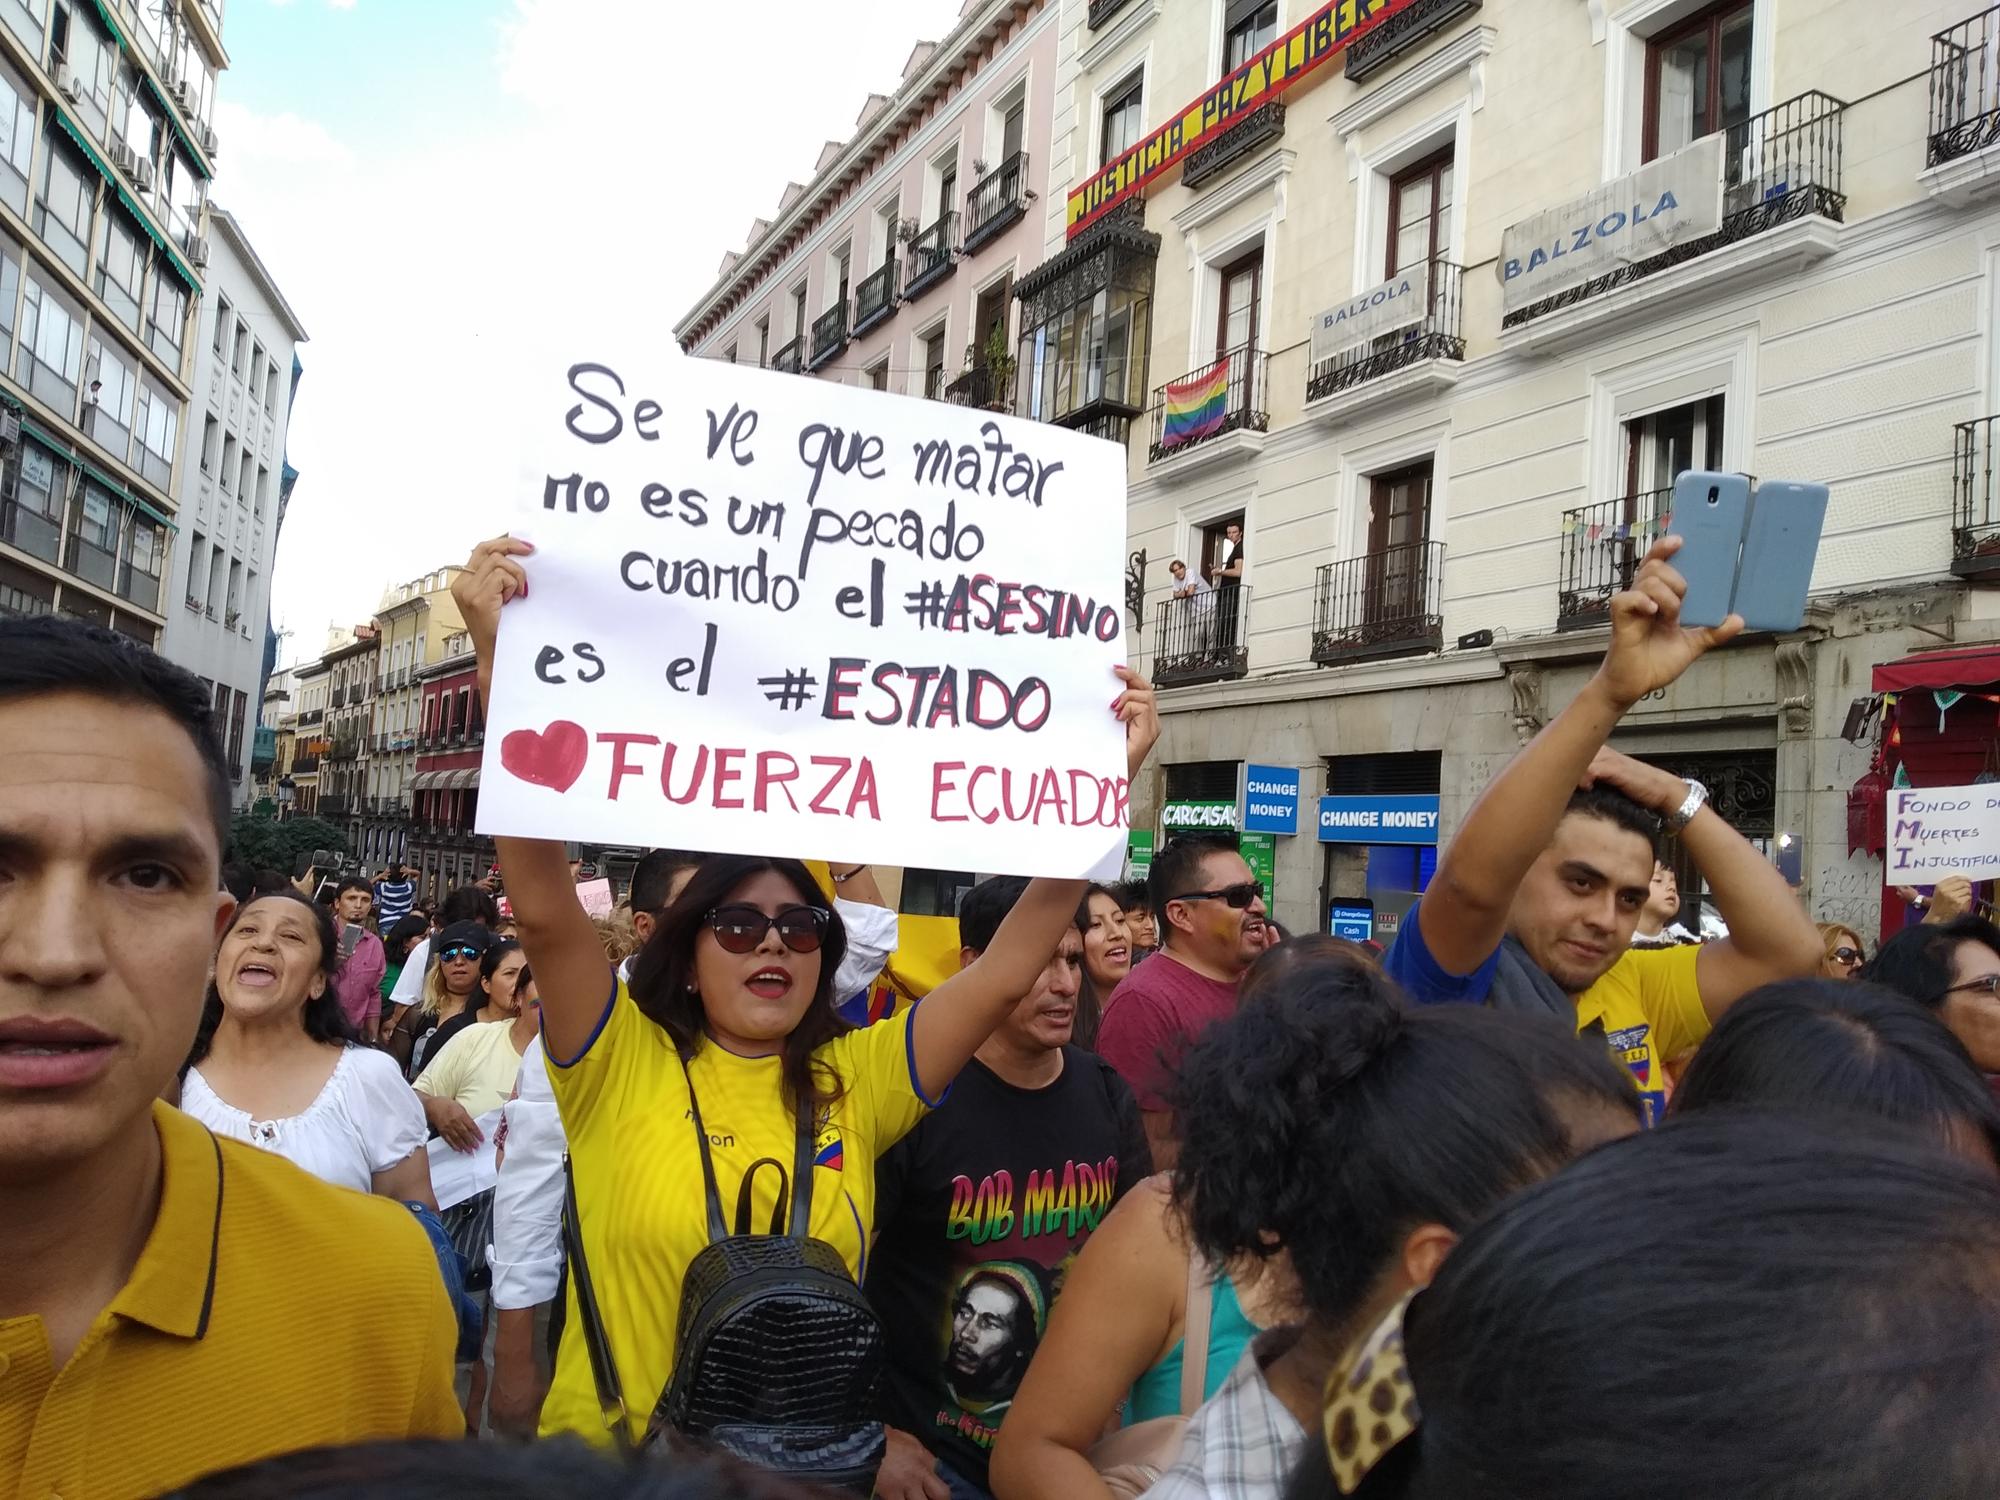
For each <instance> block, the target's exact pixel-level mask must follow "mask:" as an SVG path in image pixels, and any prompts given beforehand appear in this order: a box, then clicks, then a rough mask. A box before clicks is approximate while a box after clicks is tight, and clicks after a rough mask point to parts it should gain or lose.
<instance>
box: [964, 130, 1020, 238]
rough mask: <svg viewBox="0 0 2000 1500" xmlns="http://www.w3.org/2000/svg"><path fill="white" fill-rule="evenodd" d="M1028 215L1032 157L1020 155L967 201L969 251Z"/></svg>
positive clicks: (997, 169) (1004, 164)
mask: <svg viewBox="0 0 2000 1500" xmlns="http://www.w3.org/2000/svg"><path fill="white" fill-rule="evenodd" d="M1027 211H1028V153H1027V152H1025V151H1016V152H1015V153H1014V154H1013V155H1012V156H1010V157H1008V158H1007V159H1006V160H1005V161H1003V162H1001V163H1000V165H999V166H997V167H995V168H994V169H993V170H992V171H990V172H988V173H987V174H986V175H985V176H984V177H982V178H980V179H979V182H978V184H977V185H976V186H975V187H974V188H973V189H972V192H971V194H970V195H969V196H968V197H967V198H966V200H965V248H966V250H967V252H968V253H969V252H971V251H973V250H977V249H978V248H979V247H980V246H981V245H983V244H985V243H986V242H987V241H988V240H990V239H992V238H993V237H994V236H995V235H997V234H998V233H1000V231H1001V230H1003V229H1005V228H1006V227H1007V226H1008V225H1009V224H1012V223H1014V222H1015V221H1016V220H1018V219H1019V218H1020V217H1021V216H1022V215H1023V214H1025V213H1026V212H1027Z"/></svg>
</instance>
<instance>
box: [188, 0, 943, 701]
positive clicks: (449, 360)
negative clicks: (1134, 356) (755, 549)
mask: <svg viewBox="0 0 2000 1500" xmlns="http://www.w3.org/2000/svg"><path fill="white" fill-rule="evenodd" d="M433 6H436V7H438V9H437V11H436V12H435V13H433V12H432V11H431V9H430V8H431V7H433ZM419 7H422V8H423V9H422V10H421V11H419V10H418V9H417V8H419ZM958 11H959V0H848V3H840V4H829V3H826V0H765V3H760V4H755V5H751V4H725V5H719V6H706V5H697V4H693V3H691V0H231V5H230V11H229V24H230V28H231V32H230V35H229V36H228V37H227V38H226V40H228V42H229V44H230V48H231V53H232V60H233V62H234V65H235V66H234V68H233V69H232V71H231V72H229V73H227V74H225V75H224V77H223V80H222V84H221V99H222V102H221V104H220V106H219V108H218V113H217V131H218V133H219V135H220V137H221V140H222V153H221V160H220V163H219V172H218V178H217V182H216V189H215V201H216V202H217V203H218V204H219V205H220V206H222V207H225V208H227V209H229V210H230V211H231V212H233V213H234V214H235V215H236V216H237V217H238V219H239V220H240V221H241V222H242V223H243V225H244V227H245V229H246V231H247V232H248V233H249V235H250V237H251V239H252V241H253V242H254V243H255V245H256V246H257V249H258V252H259V254H260V255H261V256H262V257H263V259H264V261H265V264H266V265H267V266H268V267H269V269H270V270H271V272H272V274H273V276H274V277H275V278H276V279H277V280H278V282H279V284H280V285H281V286H282V288H283V289H284V291H285V294H286V296H287V297H288V298H289V299H290V301H291V303H292V305H293V307H294V309H295V310H296V311H297V313H298V314H299V317H300V319H301V320H302V321H303V322H304V324H305V326H306V329H307V332H308V333H309V334H310V335H311V341H310V342H309V343H308V344H306V345H305V346H304V348H303V349H302V350H301V351H300V354H301V358H302V359H303V361H304V363H305V367H306V374H305V381H304V384H303V386H302V387H301V390H300V393H299V399H298V404H297V406H296V408H295V409H294V411H293V413H292V423H291V436H290V453H291V459H292V462H293V463H294V464H295V465H296V466H297V467H298V468H299V470H300V471H301V475H302V477H301V479H300V481H299V484H298V489H297V491H296V493H295V495H294V497H293V502H292V506H291V510H290V512H289V515H288V518H287V520H286V523H285V529H284V534H283V536H282V538H281V540H280V543H279V550H278V560H277V569H276V576H275V581H274V591H273V597H272V615H273V619H274V620H275V621H276V623H277V624H278V625H279V627H280V628H281V629H285V630H287V631H289V632H290V635H289V638H288V639H287V640H286V642H285V645H284V648H283V651H282V654H281V659H282V660H283V661H285V662H288V663H289V662H291V661H293V660H297V659H300V658H303V657H311V656H314V655H317V654H318V652H319V650H320V648H321V645H322V642H323V640H324V636H325V632H326V630H327V628H328V627H329V626H330V625H349V624H354V623H356V622H359V621H364V620H366V619H367V618H368V617H369V615H370V614H372V613H373V611H374V609H375V607H376V604H377V602H378V601H379V599H380V596H381V593H382V591H383V589H384V588H385V587H387V586H389V585H392V584H395V583H400V582H406V581H408V580H409V579H412V578H415V577H418V576H420V575H421V574H423V573H424V572H425V571H427V570H428V569H430V568H434V567H436V566H438V565H440V564H442V563H446V562H455V561H462V560H463V559H464V557H465V555H466V553H467V552H468V551H469V550H470V548H471V545H472V543H473V542H475V541H476V540H478V539H479V538H480V537H483V536H485V535H488V534H490V533H491V532H493V531H496V530H499V529H503V525H504V515H505V513H506V511H507V509H508V508H509V507H510V506H511V504H512V497H511V496H509V495H507V494H506V493H505V491H506V490H507V488H508V487H509V486H510V485H511V484H513V483H515V479H514V476H515V474H516V472H517V470H516V467H515V461H516V456H517V454H516V449H515V447H514V443H513V439H512V438H511V437H510V435H509V433H508V431H507V430H506V425H507V424H506V423H505V421H504V419H503V418H502V417H501V415H500V411H499V409H498V404H499V403H500V402H502V401H504V399H505V394H506V390H507V388H508V386H509V383H510V381H509V376H510V372H511V371H512V369H514V368H515V367H516V366H517V364H518V362H519V360H520V359H521V358H522V356H523V354H524V353H525V352H526V351H527V350H528V349H529V348H530V347H531V346H532V345H533V344H534V343H535V342H537V341H538V340H539V339H541V338H545V337H546V336H547V334H548V333H549V331H550V327H551V324H552V323H553V321H554V320H556V319H557V318H569V319H574V318H575V317H577V316H578V313H577V309H579V308H582V307H587V306H591V305H593V304H594V305H596V306H598V307H600V308H615V309H616V317H617V318H618V320H619V321H620V322H621V323H622V324H623V326H624V327H625V328H627V329H637V330H639V331H640V332H642V333H644V334H647V335H649V336H652V337H655V338H657V340H658V341H659V344H660V346H661V347H662V349H663V350H670V349H671V343H672V340H671V329H672V326H673V324H674V322H675V321H676V320H677V319H678V318H679V317H680V315H681V314H682V313H683V312H685V311H686V309H687V308H688V306H689V305H690V304H691V303H692V302H693V301H694V299H695V298H696V297H697V296H699V295H700V294H701V292H702V291H704V290H705V289H706V288H707V287H708V286H709V284H710V283H711V281H712V280H713V279H714V276H715V272H716V270H717V268H718V266H719V264H720V262H721V259H722V256H723V253H724V252H725V251H726V250H732V249H740V248H741V247H742V243H743V236H744V232H745V230H747V229H748V227H749V225H750V222H751V220H752V219H754V218H757V217H759V216H762V217H766V218H769V217H772V216H773V215H774V212H775V210H776V207H777V202H778V195H779V193H780V192H781V191H782V189H783V188H784V185H785V183H786V181H787V180H792V179H795V180H797V181H800V182H805V181H808V180H809V179H810V177H811V175H812V169H813V163H814V161H815V160H816V159H817V158H818V156H819V153H820V150H821V148H822V147H823V145H824V144H825V142H826V141H827V140H828V139H840V140H845V139H847V138H848V137H849V136H850V135H851V134H852V133H853V130H854V120H855V117H856V116H857V115H858V114H859V112H860V109H861V105H862V102H863V100H864V98H865V97H866V95H867V94H868V93H869V92H870V91H874V92H879V93H885V94H886V93H891V92H893V91H894V89H895V87H896V84H897V82H898V79H899V78H900V76H901V71H902V65H903V63H904V61H905V59H906V58H907V57H908V55H909V52H910V49H911V47H912V46H913V45H914V44H915V43H916V42H917V41H918V40H920V39H930V40H936V39H938V38H940V37H942V36H944V35H945V34H946V33H947V32H948V31H949V30H950V29H951V27H952V25H953V24H954V22H955V21H956V19H957V16H958ZM413 13H414V14H415V15H418V16H421V19H420V20H413ZM447 20H448V21H449V23H450V24H449V25H448V26H442V25H440V23H441V22H445V21H447ZM239 32H241V33H242V34H243V37H244V41H243V44H242V45H241V46H240V47H239V45H238V35H237V34H238V33H239ZM447 32H448V35H447V34H445V33H447ZM357 58H358V59H360V60H361V61H360V63H359V64H357V62H356V59H357ZM370 60H379V61H380V63H381V70H380V72H379V74H375V69H374V66H373V62H371V61H370ZM371 74H375V76H370V75H371ZM496 518H500V519H496Z"/></svg>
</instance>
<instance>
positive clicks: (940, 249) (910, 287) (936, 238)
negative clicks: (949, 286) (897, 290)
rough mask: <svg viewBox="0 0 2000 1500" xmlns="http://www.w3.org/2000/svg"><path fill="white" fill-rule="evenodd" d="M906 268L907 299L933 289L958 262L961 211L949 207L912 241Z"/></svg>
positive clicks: (905, 297) (905, 288) (904, 279)
mask: <svg viewBox="0 0 2000 1500" xmlns="http://www.w3.org/2000/svg"><path fill="white" fill-rule="evenodd" d="M906 256H907V259H906V262H905V265H904V268H903V300H904V301H905V302H908V301H909V300H910V299H912V298H913V297H916V296H917V295H919V294H920V293H923V292H927V291H929V290H930V289H931V288H932V287H934V286H936V285H937V284H938V283H939V282H940V281H943V280H944V279H945V277H947V276H949V275H950V274H951V273H952V270H953V268H954V267H956V266H957V265H958V210H956V209H947V210H945V211H944V212H943V213H941V214H939V215H938V216H937V219H936V221H935V222H934V223H932V224H931V226H930V227H929V228H927V229H925V230H923V231H922V232H921V233H920V234H918V236H917V237H916V238H915V239H913V240H911V241H910V247H909V250H908V251H907V252H906Z"/></svg>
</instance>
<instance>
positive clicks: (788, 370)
mask: <svg viewBox="0 0 2000 1500" xmlns="http://www.w3.org/2000/svg"><path fill="white" fill-rule="evenodd" d="M805 344H806V341H805V339H804V338H803V337H800V338H795V339H793V340H792V341H791V342H790V343H788V344H784V345H781V346H780V347H779V349H778V352H777V353H776V354H774V355H772V356H771V368H772V369H774V370H781V371H783V372H784V373H785V374H787V375H796V374H798V373H799V369H800V366H801V365H802V363H803V361H804V359H805Z"/></svg>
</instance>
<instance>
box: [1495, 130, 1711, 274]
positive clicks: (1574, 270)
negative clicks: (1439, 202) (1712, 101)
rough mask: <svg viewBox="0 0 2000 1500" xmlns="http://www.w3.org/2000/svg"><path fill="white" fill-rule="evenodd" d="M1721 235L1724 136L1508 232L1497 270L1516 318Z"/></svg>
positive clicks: (1547, 211) (1687, 148) (1699, 143)
mask: <svg viewBox="0 0 2000 1500" xmlns="http://www.w3.org/2000/svg"><path fill="white" fill-rule="evenodd" d="M1721 227H1722V136H1721V135H1720V134H1719V133H1718V134H1715V135H1705V136H1703V137H1702V138H1701V139H1700V140H1698V141H1696V142H1694V143H1693V144H1692V145H1689V146H1683V147H1682V148H1681V149H1680V150H1678V151H1675V152H1673V153H1671V154H1670V155H1667V156H1662V157H1660V158H1659V159H1658V160H1656V161H1650V162H1648V163H1646V165H1645V166H1643V167H1641V168H1640V169H1639V170H1638V171H1636V172H1633V173H1631V174H1630V175H1628V176H1625V177H1620V178H1617V179H1615V180H1613V181H1611V182H1607V183H1605V184H1604V186H1603V187H1601V188H1598V189H1596V190H1595V191H1593V192H1589V193H1586V194H1584V195H1583V197H1581V198H1576V199H1573V200H1571V201H1570V202H1568V203H1565V204H1563V205H1562V206H1561V207H1559V208H1550V209H1544V210H1543V211H1542V212H1541V213H1538V214H1536V215H1535V216H1534V217H1533V218H1531V219H1523V220H1522V221H1521V222H1520V223H1518V224H1514V225H1510V226H1509V227H1508V228H1507V229H1506V230H1505V231H1504V232H1503V233H1502V234H1501V236H1500V257H1499V259H1498V260H1497V261H1496V262H1494V267H1495V269H1496V270H1497V271H1498V272H1499V275H1500V286H1501V290H1502V295H1501V301H1502V304H1503V307H1504V310H1505V311H1507V312H1515V311H1518V310H1519V309H1521V308H1523V307H1527V306H1529V305H1531V304H1532V303H1535V302H1539V301H1540V300H1541V299H1542V298H1544V297H1552V296H1554V295H1555V294H1556V293H1557V292H1561V291H1567V290H1568V289H1569V288H1570V287H1573V286H1581V285H1583V283H1584V282H1586V281H1589V280H1591V279H1592V278H1594V277H1598V276H1603V275H1605V274H1607V273H1608V272H1611V271H1615V270H1616V269H1617V268H1618V267H1619V266H1621V265H1627V264H1630V263H1632V262H1635V261H1642V260H1648V259H1651V258H1652V257H1653V256H1655V255H1659V254H1661V253H1662V252H1663V251H1666V250H1670V249H1672V248H1673V247H1674V246H1675V245H1681V244H1685V243H1687V241H1689V240H1692V239H1699V238H1700V237H1701V236H1702V235H1705V234H1713V233H1715V231H1716V230H1718V229H1720V228H1721Z"/></svg>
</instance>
